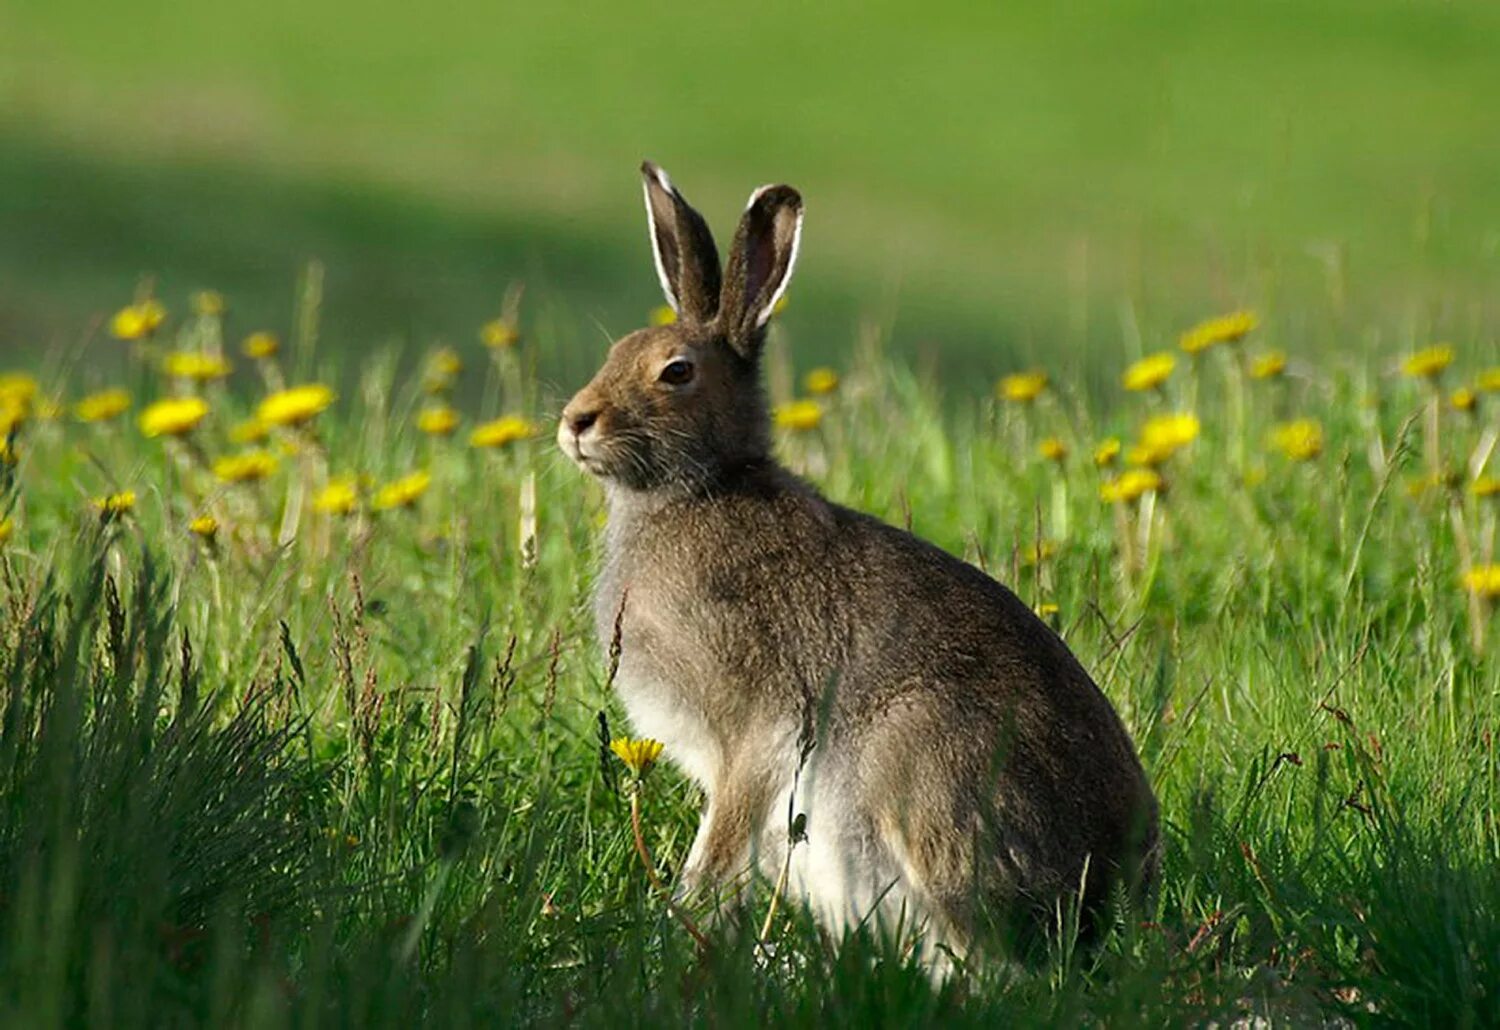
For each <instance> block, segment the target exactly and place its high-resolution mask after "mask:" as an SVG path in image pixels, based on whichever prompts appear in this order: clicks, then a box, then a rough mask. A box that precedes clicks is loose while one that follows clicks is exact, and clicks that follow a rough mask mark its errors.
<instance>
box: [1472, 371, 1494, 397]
mask: <svg viewBox="0 0 1500 1030" xmlns="http://www.w3.org/2000/svg"><path fill="white" fill-rule="evenodd" d="M1474 385H1475V386H1477V387H1479V389H1480V390H1481V391H1483V392H1484V393H1496V392H1500V368H1487V369H1485V370H1484V371H1483V372H1481V373H1479V377H1478V378H1477V379H1476V380H1475V381H1474Z"/></svg>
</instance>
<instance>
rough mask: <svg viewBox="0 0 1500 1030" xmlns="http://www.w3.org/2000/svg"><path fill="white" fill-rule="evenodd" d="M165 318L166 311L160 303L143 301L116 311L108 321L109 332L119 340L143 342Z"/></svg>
mask: <svg viewBox="0 0 1500 1030" xmlns="http://www.w3.org/2000/svg"><path fill="white" fill-rule="evenodd" d="M166 317H167V309H166V308H164V307H162V306H161V302H160V301H156V300H143V301H141V302H140V303H138V304H132V305H130V306H129V307H125V308H121V309H120V310H119V311H116V312H115V316H114V317H113V318H111V319H110V320H109V331H110V333H112V334H113V335H114V337H115V338H116V339H119V340H143V339H145V338H146V337H148V336H150V335H151V334H152V333H154V332H156V330H157V329H158V328H160V327H161V324H162V322H163V321H165V320H166Z"/></svg>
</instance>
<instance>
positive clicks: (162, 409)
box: [140, 397, 208, 437]
mask: <svg viewBox="0 0 1500 1030" xmlns="http://www.w3.org/2000/svg"><path fill="white" fill-rule="evenodd" d="M207 416H208V402H207V401H205V400H204V399H203V398H202V397H168V398H167V399H165V400H160V401H157V402H156V403H155V404H152V405H151V406H150V407H148V408H147V409H146V410H145V411H143V412H141V420H140V426H141V432H142V433H144V434H145V435H146V436H150V437H155V436H185V435H187V434H188V433H191V432H192V431H193V430H194V429H197V428H198V423H200V422H202V421H203V420H204V419H205V418H206V417H207Z"/></svg>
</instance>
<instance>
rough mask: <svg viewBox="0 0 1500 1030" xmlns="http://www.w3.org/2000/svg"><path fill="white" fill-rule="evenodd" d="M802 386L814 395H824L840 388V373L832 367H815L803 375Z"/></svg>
mask: <svg viewBox="0 0 1500 1030" xmlns="http://www.w3.org/2000/svg"><path fill="white" fill-rule="evenodd" d="M802 386H803V388H804V389H805V390H807V392H808V393H810V394H812V395H813V396H815V397H823V396H826V395H828V394H830V393H832V392H833V391H835V390H837V389H838V388H839V374H838V373H837V372H835V371H834V370H833V369H831V368H815V369H813V370H812V371H810V372H808V373H807V375H805V376H803V377H802Z"/></svg>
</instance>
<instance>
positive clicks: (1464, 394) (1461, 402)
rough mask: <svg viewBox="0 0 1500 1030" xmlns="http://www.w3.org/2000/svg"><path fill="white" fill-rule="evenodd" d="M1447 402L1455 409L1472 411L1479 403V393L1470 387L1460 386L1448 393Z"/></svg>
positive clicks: (1466, 411)
mask: <svg viewBox="0 0 1500 1030" xmlns="http://www.w3.org/2000/svg"><path fill="white" fill-rule="evenodd" d="M1448 403H1449V404H1451V405H1453V409H1454V410H1455V411H1462V412H1465V413H1472V412H1473V411H1474V409H1475V408H1476V407H1477V406H1478V405H1479V395H1478V394H1476V393H1475V392H1474V391H1473V390H1472V389H1471V388H1470V387H1467V386H1460V387H1459V388H1458V389H1457V390H1454V391H1453V393H1452V394H1450V395H1449V397H1448Z"/></svg>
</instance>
